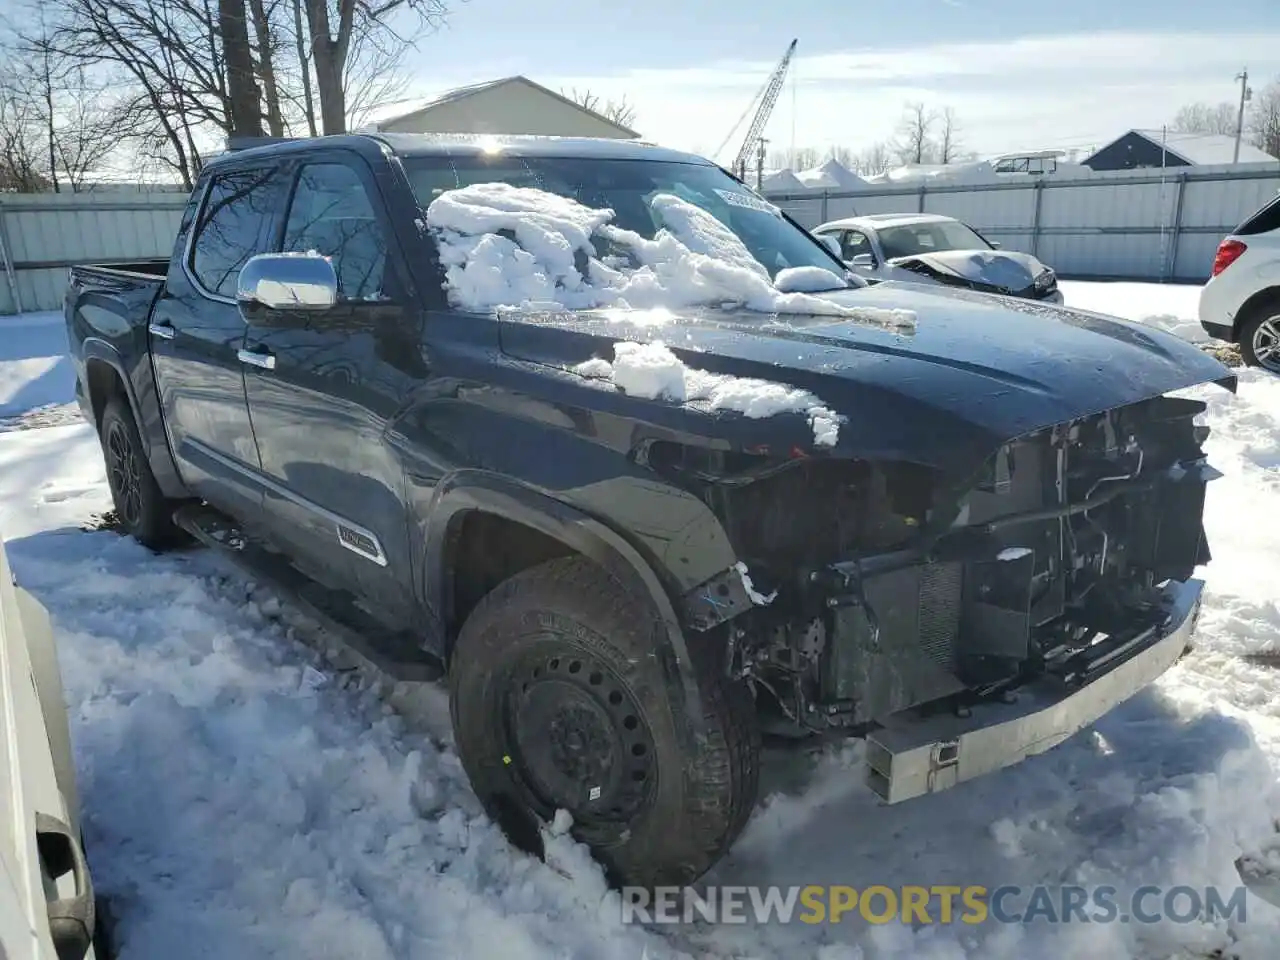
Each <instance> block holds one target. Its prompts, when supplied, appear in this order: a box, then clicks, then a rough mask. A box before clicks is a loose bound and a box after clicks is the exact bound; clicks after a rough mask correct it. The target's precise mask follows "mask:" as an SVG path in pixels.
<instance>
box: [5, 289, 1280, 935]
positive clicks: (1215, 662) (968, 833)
mask: <svg viewBox="0 0 1280 960" xmlns="http://www.w3.org/2000/svg"><path fill="white" fill-rule="evenodd" d="M1064 288H1065V292H1066V298H1067V302H1068V303H1069V304H1079V305H1082V306H1089V307H1091V308H1101V309H1106V310H1109V311H1110V312H1114V313H1118V314H1121V315H1124V316H1130V317H1135V318H1138V319H1141V318H1143V317H1144V316H1146V314H1145V313H1144V311H1150V313H1151V314H1154V315H1167V316H1172V317H1174V318H1175V319H1179V318H1181V319H1184V320H1188V321H1190V320H1192V319H1193V318H1194V316H1195V312H1194V311H1195V298H1196V294H1197V292H1198V291H1196V289H1195V288H1187V287H1155V286H1146V285H1135V284H1080V283H1071V284H1064ZM1160 322H1161V325H1162V326H1163V325H1167V322H1166V321H1160ZM0 333H2V334H3V336H2V337H0V418H3V417H8V418H10V420H9V421H8V422H9V423H10V424H11V427H10V429H8V430H4V429H3V427H0V531H2V532H3V534H4V536H5V537H6V538H7V541H8V550H9V552H10V556H11V559H12V562H13V565H14V568H15V570H16V572H17V575H18V577H19V578H20V579H21V580H22V581H23V582H24V583H25V584H26V585H27V586H28V587H29V588H30V589H31V590H32V591H33V592H35V593H36V594H37V595H38V596H39V597H40V599H41V600H42V601H43V602H44V603H45V604H46V605H47V606H48V607H49V608H50V610H51V612H52V614H53V618H54V622H55V625H56V628H57V633H58V641H59V643H60V645H61V650H60V652H61V659H62V665H63V671H64V678H65V682H66V688H67V696H68V699H69V709H70V713H71V720H72V732H73V737H74V740H75V747H76V753H77V765H78V768H79V771H80V778H81V780H80V785H81V791H82V797H83V803H84V807H85V815H86V824H85V833H86V838H87V843H88V846H89V848H90V855H91V857H92V858H93V868H94V872H95V879H96V881H97V883H98V885H99V887H100V888H101V889H102V891H103V892H105V893H107V894H109V895H110V896H111V898H112V900H113V902H114V905H115V909H116V912H117V913H118V915H119V929H118V936H119V938H120V940H121V941H122V952H121V955H122V957H123V958H125V960H137V958H153V957H154V958H166V960H167V958H170V957H176V956H181V957H189V958H201V957H207V958H215V957H216V958H224V957H225V958H228V960H255V958H259V957H288V958H297V957H308V958H334V960H338V958H341V960H352V958H371V960H381V958H391V957H397V958H398V957H407V958H419V957H421V958H427V957H450V958H486V960H487V958H489V957H501V958H504V960H506V958H511V960H535V958H536V960H543V958H546V960H550V958H556V960H561V958H573V960H578V958H581V960H595V958H604V960H608V958H615V957H616V958H619V960H621V958H627V960H640V958H650V960H658V958H667V957H681V956H689V957H703V956H707V957H734V958H760V960H764V958H773V957H778V958H788V960H789V958H802V957H815V958H820V960H880V958H889V957H902V958H924V960H963V958H975V960H976V958H984V960H985V958H991V960H1037V958H1045V960H1048V958H1059V957H1075V956H1096V957H1108V958H1110V957H1127V956H1139V957H1149V958H1157V957H1160V958H1164V957H1175V956H1177V957H1208V956H1217V954H1213V951H1214V950H1222V951H1225V953H1224V954H1222V955H1223V956H1238V957H1241V958H1245V960H1264V958H1265V960H1270V958H1272V957H1274V956H1275V953H1276V950H1275V944H1276V943H1277V942H1280V910H1277V909H1276V908H1273V907H1269V906H1268V905H1266V904H1264V903H1262V902H1261V901H1258V900H1255V899H1251V900H1250V901H1249V911H1248V919H1247V922H1245V923H1244V924H1228V923H1225V922H1219V923H1216V924H1211V925H1199V924H1190V925H1179V924H1175V923H1162V924H1156V925H1153V926H1147V925H1142V924H1119V923H1116V924H1111V925H1099V924H1092V925H1085V924H1079V923H1071V924H1064V925H1061V926H1057V927H1046V926H1029V927H1025V928H1024V927H1021V926H1007V927H997V926H994V925H986V926H982V927H978V928H972V927H968V926H965V925H963V924H954V925H949V926H936V927H927V928H922V929H919V930H913V929H911V928H910V927H903V926H900V925H897V924H890V925H886V926H879V927H870V928H869V927H865V926H863V925H862V924H861V923H860V922H859V921H855V920H849V921H847V922H844V923H842V924H840V925H839V926H834V927H833V926H822V925H819V926H809V925H805V924H800V923H796V924H792V925H786V926H782V925H771V926H767V927H756V926H733V925H724V926H718V927H716V926H709V925H706V924H700V925H693V926H682V927H676V928H672V927H655V928H643V927H639V926H623V925H622V924H621V923H620V922H619V917H620V915H621V911H620V909H619V908H618V904H617V901H616V900H615V899H613V898H612V896H611V895H609V894H607V893H606V889H605V886H604V883H603V881H602V879H601V877H600V875H599V872H598V871H597V870H596V868H595V867H594V866H593V865H592V864H591V863H590V861H589V859H588V858H587V857H586V856H585V854H584V852H583V851H582V850H581V848H578V847H575V846H574V845H572V844H571V843H569V842H568V841H567V840H566V839H565V838H563V837H561V838H556V839H555V840H553V842H552V844H551V847H550V850H551V856H550V858H549V859H550V861H551V862H550V863H549V864H543V863H541V862H538V861H535V860H532V859H530V858H529V857H527V856H524V855H523V854H519V853H517V852H515V851H513V850H512V849H511V848H510V847H509V846H508V845H507V844H506V842H505V840H504V839H503V837H502V836H501V834H500V833H499V832H498V831H497V830H496V829H495V828H494V827H493V826H492V825H491V824H490V823H488V821H487V820H486V819H485V817H484V816H483V814H482V813H481V812H480V810H479V805H478V803H477V802H476V801H475V799H474V797H473V796H472V795H471V793H470V791H469V789H468V787H467V785H466V781H465V778H464V777H463V775H462V772H461V769H460V767H459V764H458V760H457V757H456V755H455V753H454V752H453V749H452V747H451V745H450V736H449V732H448V729H447V723H442V722H440V721H439V720H432V719H431V718H432V716H436V717H438V716H439V715H440V713H441V711H440V710H439V709H435V710H432V709H426V710H423V711H420V712H415V713H414V714H413V716H414V717H415V719H414V720H413V721H409V720H407V719H406V718H405V717H404V716H402V715H400V714H397V713H393V712H391V711H390V709H389V708H388V707H387V706H386V704H385V702H384V701H383V700H382V699H380V698H379V697H377V696H375V695H374V693H373V692H372V691H371V690H370V689H369V688H368V687H367V686H364V685H362V684H360V683H358V682H356V681H355V680H354V679H353V678H352V677H350V676H348V675H345V674H340V673H338V672H337V671H335V670H334V669H333V668H331V667H328V666H326V665H324V664H323V663H322V662H321V661H320V660H319V658H318V657H317V656H316V655H315V654H314V653H313V652H312V651H311V649H310V648H309V647H307V646H305V645H303V644H302V643H300V642H298V640H297V639H296V637H295V634H294V630H293V628H292V627H291V626H290V625H289V623H288V622H286V621H287V620H288V618H287V617H286V615H285V613H284V612H283V611H282V610H281V609H280V606H279V604H278V603H277V602H276V601H275V600H274V599H273V598H272V597H271V596H269V595H268V594H266V593H265V592H263V591H262V590H260V589H257V588H255V587H253V586H252V585H250V584H248V583H246V581H245V580H244V578H243V577H242V576H240V575H239V574H238V573H237V572H235V571H234V570H233V569H232V568H230V567H228V566H226V565H225V564H224V563H223V562H222V561H221V559H220V558H218V557H216V556H214V555H211V554H210V553H208V552H206V551H200V550H190V551H185V552H180V553H176V554H171V555H168V556H163V557H162V556H155V555H152V554H150V553H149V552H148V551H146V550H144V549H142V548H141V547H139V546H138V545H136V544H134V543H132V542H131V541H128V540H125V539H122V538H120V537H119V536H117V535H116V534H114V533H111V532H85V531H84V530H82V529H81V527H82V526H83V525H85V524H86V522H87V521H89V520H90V518H91V517H92V516H93V515H95V514H97V513H101V512H102V511H104V510H106V509H107V508H108V506H109V498H108V495H107V491H106V486H105V482H104V479H103V471H102V465H101V459H100V454H99V450H98V447H97V443H96V439H95V438H94V436H93V434H92V432H91V430H90V429H89V427H88V426H86V425H83V424H80V423H72V424H70V425H61V426H52V427H43V428H39V427H38V426H37V423H36V422H35V421H32V420H31V419H30V418H29V417H28V418H26V419H21V420H19V419H14V418H17V417H19V415H21V414H23V413H24V411H26V410H28V409H30V408H32V407H45V408H48V407H49V405H59V404H66V403H68V402H70V401H71V393H70V390H71V378H70V374H69V370H68V366H67V363H66V361H65V360H60V359H59V357H60V352H61V349H62V345H61V344H62V341H61V338H62V330H61V328H60V326H58V324H57V323H56V322H54V321H48V322H46V321H43V320H39V319H37V320H35V321H31V322H27V321H22V322H16V321H14V320H13V319H11V318H0ZM1241 380H1242V383H1241V388H1240V393H1239V396H1238V397H1236V398H1234V399H1233V398H1232V397H1230V395H1228V394H1226V393H1225V392H1224V391H1220V390H1216V389H1213V390H1204V391H1202V392H1203V394H1204V396H1206V397H1207V398H1208V399H1209V401H1210V404H1211V406H1210V412H1209V423H1210V426H1211V427H1212V429H1213V435H1212V437H1211V439H1210V441H1209V452H1210V455H1211V459H1212V461H1213V462H1214V464H1215V465H1216V466H1217V467H1218V468H1219V469H1220V470H1222V471H1223V472H1224V473H1225V476H1224V477H1223V478H1222V479H1220V480H1218V481H1215V482H1214V483H1213V484H1211V486H1210V495H1209V504H1208V509H1207V517H1206V523H1207V526H1208V532H1209V537H1210V542H1211V544H1212V547H1213V552H1214V562H1213V563H1212V564H1211V565H1210V566H1209V567H1208V568H1207V570H1206V576H1207V578H1208V580H1209V583H1210V595H1209V599H1208V601H1207V606H1206V609H1205V611H1204V614H1203V616H1202V619H1201V623H1200V629H1199V634H1198V636H1199V646H1198V648H1197V650H1196V652H1195V653H1194V654H1193V655H1192V656H1190V657H1189V658H1187V659H1186V660H1184V661H1183V662H1182V663H1181V664H1180V665H1179V666H1177V667H1175V668H1174V669H1173V670H1172V671H1171V672H1170V673H1169V674H1168V675H1166V676H1165V677H1164V678H1162V679H1161V680H1160V681H1159V682H1158V683H1157V685H1156V686H1155V688H1154V689H1153V690H1151V691H1149V692H1147V693H1144V694H1142V695H1140V696H1139V697H1138V698H1136V699H1135V700H1134V701H1132V702H1130V703H1128V704H1126V705H1124V706H1123V707H1121V708H1120V709H1118V710H1117V711H1115V712H1114V713H1113V714H1111V715H1109V716H1108V717H1106V718H1104V719H1103V721H1102V722H1101V723H1099V724H1098V725H1097V727H1096V728H1094V729H1091V730H1089V731H1086V732H1084V733H1082V734H1080V735H1079V736H1077V737H1075V738H1074V739H1072V740H1071V741H1069V742H1068V743H1066V744H1064V745H1062V746H1061V747H1059V748H1057V749H1055V750H1053V751H1051V752H1050V753H1048V754H1046V755H1044V756H1042V757H1038V758H1035V759H1032V760H1030V761H1027V762H1026V763H1024V764H1022V765H1020V766H1018V767H1015V768H1013V769H1011V770H1009V771H1006V772H1004V773H1001V774H997V775H994V776H990V777H987V778H985V779H982V780H978V781H974V782H972V783H969V784H965V785H963V786H961V787H959V788H957V789H955V790H952V791H950V792H948V793H944V794H941V795H938V796H935V797H926V798H922V799H920V800H917V801H912V802H910V803H907V804H904V805H901V806H896V807H892V808H882V807H879V806H878V804H877V802H876V801H875V800H874V798H873V797H872V796H871V795H870V794H869V793H868V792H867V791H866V790H865V789H864V788H863V787H862V786H861V784H860V775H861V772H860V756H861V754H860V747H859V746H858V745H856V744H850V745H848V746H846V747H845V748H843V749H842V750H837V751H833V752H830V753H827V754H825V755H823V756H821V757H819V758H817V759H816V760H814V761H811V762H803V763H801V762H797V761H784V760H782V759H781V758H778V757H771V758H770V768H769V769H770V771H771V780H770V782H771V784H772V787H771V790H772V795H771V796H770V797H769V798H768V799H767V800H766V801H765V802H764V803H763V804H762V806H761V808H760V809H759V810H758V811H757V812H756V814H755V817H754V819H753V820H752V822H751V824H750V825H749V826H748V828H747V832H746V834H745V836H744V837H743V839H742V840H741V842H740V843H739V844H738V846H737V847H736V848H735V850H734V852H733V853H732V855H731V856H730V857H729V858H727V859H726V860H725V861H724V862H723V863H722V864H721V865H720V866H719V867H718V868H717V869H716V870H715V871H714V873H713V876H712V877H711V878H710V879H711V880H712V881H713V882H716V883H719V884H770V883H776V884H783V885H790V884H814V883H838V884H852V885H856V886H863V887H865V886H866V885H868V884H872V883H879V884H887V885H889V886H894V885H898V884H924V885H930V884H945V883H954V884H961V885H964V884H972V883H981V884H986V885H988V886H994V885H997V884H1023V885H1027V884H1032V883H1038V882H1043V883H1048V884H1055V885H1056V884H1063V883H1084V884H1092V883H1106V882H1113V883H1115V884H1116V885H1117V886H1119V887H1121V888H1125V887H1132V886H1136V885H1138V884H1143V883H1153V884H1185V885H1189V886H1192V887H1204V886H1206V885H1213V884H1216V885H1218V886H1221V887H1225V888H1234V887H1235V886H1236V884H1237V879H1236V875H1235V872H1234V869H1233V867H1232V861H1233V859H1234V858H1235V857H1236V856H1238V855H1239V854H1240V853H1241V852H1242V850H1245V849H1249V848H1251V847H1253V846H1255V845H1256V844H1257V843H1258V842H1259V841H1260V840H1261V839H1262V838H1263V837H1265V836H1267V835H1268V834H1269V833H1270V832H1271V830H1272V821H1273V819H1274V818H1276V817H1277V816H1280V791H1278V790H1277V771H1278V770H1280V667H1278V666H1277V665H1276V664H1280V604H1278V603H1277V597H1278V596H1280V591H1277V583H1278V582H1280V522H1277V519H1276V518H1277V517H1280V378H1276V377H1269V376H1264V375H1259V374H1257V373H1255V372H1254V371H1243V372H1242V377H1241ZM14 427H25V429H22V428H14ZM32 427H35V428H32ZM1267 653H1272V654H1275V658H1274V659H1273V660H1272V663H1271V664H1268V663H1267V662H1266V658H1265V657H1261V658H1259V657H1258V656H1257V655H1258V654H1267ZM417 696H418V699H419V700H420V701H422V702H423V703H425V704H426V705H427V706H428V707H431V706H432V704H433V701H439V700H440V697H441V694H439V692H438V691H436V690H434V689H429V690H424V691H419V692H418V695H417ZM434 705H435V706H436V707H437V708H438V706H439V703H438V702H435V703H434Z"/></svg>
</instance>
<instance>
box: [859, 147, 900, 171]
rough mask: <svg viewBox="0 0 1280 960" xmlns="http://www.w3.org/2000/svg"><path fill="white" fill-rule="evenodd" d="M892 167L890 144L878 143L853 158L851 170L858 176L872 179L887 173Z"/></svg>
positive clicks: (892, 152)
mask: <svg viewBox="0 0 1280 960" xmlns="http://www.w3.org/2000/svg"><path fill="white" fill-rule="evenodd" d="M893 166H894V148H893V145H892V144H889V143H885V142H884V141H879V142H876V143H873V144H872V145H871V146H869V147H867V148H866V149H865V150H863V151H862V152H861V153H859V154H858V155H857V156H856V157H855V158H854V163H853V168H852V169H853V170H855V171H856V172H857V173H858V174H859V175H860V176H863V177H874V176H876V175H877V174H881V173H888V172H889V171H890V170H892V169H893Z"/></svg>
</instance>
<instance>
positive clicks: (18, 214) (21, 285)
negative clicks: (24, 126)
mask: <svg viewBox="0 0 1280 960" xmlns="http://www.w3.org/2000/svg"><path fill="white" fill-rule="evenodd" d="M186 205H187V195H186V194H185V193H139V194H130V193H124V192H121V193H79V194H69V193H40V194H21V193H9V194H6V193H0V315H3V314H7V313H22V312H24V311H28V310H56V309H58V308H60V307H61V306H62V296H63V294H64V293H65V292H66V288H67V268H68V267H70V266H71V265H72V264H75V263H95V262H96V263H104V262H109V261H113V260H139V259H146V258H154V257H167V256H169V253H170V252H171V251H172V249H173V241H174V237H175V236H177V233H178V223H179V221H180V220H181V219H182V211H183V209H184V208H185V207H186Z"/></svg>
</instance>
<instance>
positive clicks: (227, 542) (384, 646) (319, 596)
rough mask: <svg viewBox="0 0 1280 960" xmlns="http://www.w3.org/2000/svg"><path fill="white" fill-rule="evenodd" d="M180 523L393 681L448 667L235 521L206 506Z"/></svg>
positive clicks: (181, 512)
mask: <svg viewBox="0 0 1280 960" xmlns="http://www.w3.org/2000/svg"><path fill="white" fill-rule="evenodd" d="M173 522H174V523H176V524H177V525H178V526H179V527H181V528H182V529H183V530H185V531H187V533H189V534H191V536H193V537H195V538H196V540H198V541H199V542H200V543H203V544H204V545H205V546H208V547H212V548H214V549H216V550H219V551H221V552H222V553H224V554H225V555H227V556H229V557H230V558H231V559H232V560H234V561H235V562H236V563H237V564H238V565H239V566H240V567H241V568H243V569H244V570H245V571H246V572H248V573H249V574H251V575H252V576H253V577H254V578H255V579H258V580H262V581H264V582H266V583H269V584H270V585H271V586H272V587H273V588H274V589H275V590H277V591H278V592H279V593H280V594H281V595H282V597H283V598H284V599H285V600H286V601H288V602H289V603H290V604H291V605H293V606H294V607H296V608H298V609H299V610H300V611H301V612H302V613H303V614H304V615H306V616H307V617H310V618H311V619H313V620H315V621H317V622H318V623H319V624H320V625H321V627H323V628H324V629H325V630H326V631H328V632H329V633H331V634H333V635H334V636H335V637H337V639H339V640H341V641H342V643H343V644H345V645H346V646H347V647H348V648H350V650H351V652H352V653H354V654H355V655H356V656H357V657H359V658H360V659H362V660H364V661H365V662H366V663H368V664H369V665H371V666H373V667H374V668H376V669H377V670H379V671H381V672H382V673H384V674H386V675H387V676H389V677H390V678H391V679H393V680H405V681H411V682H414V683H429V682H431V681H434V680H438V679H440V678H441V677H442V676H443V675H444V667H443V665H442V664H441V663H440V661H439V660H437V659H436V658H435V657H433V656H431V655H430V654H429V653H427V652H426V651H424V650H422V649H421V648H420V647H419V646H418V645H417V643H416V642H415V640H414V638H413V637H412V636H410V635H408V634H398V633H394V632H392V631H390V630H388V629H387V628H386V627H384V626H382V625H381V624H380V623H378V622H377V621H376V620H375V619H374V618H373V617H371V616H370V615H369V614H367V613H365V612H364V611H363V610H361V609H360V607H359V606H358V605H357V604H356V603H355V601H354V598H353V597H351V596H350V595H349V594H347V593H344V592H342V591H334V590H330V589H328V588H326V587H324V586H322V585H321V584H319V583H316V582H315V581H314V580H312V579H311V578H309V577H307V576H306V575H305V574H303V573H301V572H300V571H299V570H297V569H296V568H295V567H294V566H293V565H292V564H290V563H289V562H288V561H287V560H285V559H284V558H283V557H281V556H280V555H279V554H274V553H271V552H270V551H268V550H266V549H265V548H263V547H261V546H259V545H258V544H256V543H255V542H253V541H252V540H250V539H249V538H248V537H246V536H245V535H244V534H243V533H241V532H240V530H239V529H238V528H237V527H236V526H235V524H234V523H232V522H231V520H230V519H228V518H227V517H225V516H224V515H222V514H221V513H218V512H217V511H216V510H213V509H212V508H210V507H206V506H201V505H196V504H192V505H188V506H183V507H180V508H179V509H178V510H177V511H176V512H175V513H174V515H173Z"/></svg>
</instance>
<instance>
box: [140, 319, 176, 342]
mask: <svg viewBox="0 0 1280 960" xmlns="http://www.w3.org/2000/svg"><path fill="white" fill-rule="evenodd" d="M147 330H148V332H150V333H151V335H152V336H155V337H159V338H160V339H161V340H172V339H173V338H174V337H176V336H177V335H178V331H177V330H175V329H173V324H170V323H149V324H147Z"/></svg>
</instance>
